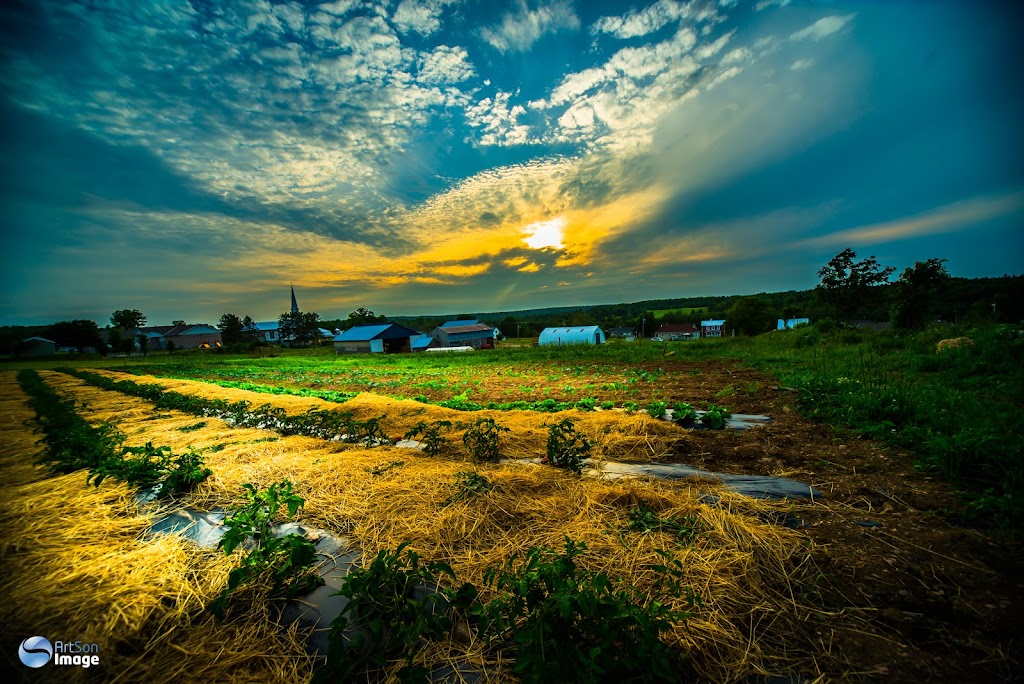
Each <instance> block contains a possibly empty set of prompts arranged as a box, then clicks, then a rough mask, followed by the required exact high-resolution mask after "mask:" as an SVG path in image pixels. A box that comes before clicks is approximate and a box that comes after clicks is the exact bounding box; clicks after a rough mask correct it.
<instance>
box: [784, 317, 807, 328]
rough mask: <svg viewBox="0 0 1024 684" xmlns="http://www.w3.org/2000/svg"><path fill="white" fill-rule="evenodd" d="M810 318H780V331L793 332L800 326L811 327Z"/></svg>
mask: <svg viewBox="0 0 1024 684" xmlns="http://www.w3.org/2000/svg"><path fill="white" fill-rule="evenodd" d="M810 324H811V319H809V318H780V319H779V327H778V328H777V329H778V330H792V329H793V328H795V327H796V326H798V325H810Z"/></svg>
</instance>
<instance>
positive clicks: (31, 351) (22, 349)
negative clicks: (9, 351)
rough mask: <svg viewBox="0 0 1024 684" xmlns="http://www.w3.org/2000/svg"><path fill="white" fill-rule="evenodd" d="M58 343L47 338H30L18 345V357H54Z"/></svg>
mask: <svg viewBox="0 0 1024 684" xmlns="http://www.w3.org/2000/svg"><path fill="white" fill-rule="evenodd" d="M56 353H57V343H56V342H54V341H53V340H48V339H46V338H45V337H30V338H28V339H26V340H22V341H21V344H19V345H18V356H53V355H54V354H56Z"/></svg>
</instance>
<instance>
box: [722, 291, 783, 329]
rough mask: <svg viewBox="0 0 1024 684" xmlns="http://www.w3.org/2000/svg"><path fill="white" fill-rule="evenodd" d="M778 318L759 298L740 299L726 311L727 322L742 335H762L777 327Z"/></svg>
mask: <svg viewBox="0 0 1024 684" xmlns="http://www.w3.org/2000/svg"><path fill="white" fill-rule="evenodd" d="M777 318H778V317H777V316H776V314H775V312H774V311H772V309H771V308H770V307H769V306H768V304H767V302H765V301H764V300H762V299H760V298H759V297H740V298H739V299H737V300H736V302H735V303H734V304H733V305H732V306H731V307H729V310H728V311H726V314H725V320H726V322H727V324H728V326H729V327H730V328H733V329H734V330H736V332H738V333H739V334H740V335H748V336H752V335H760V334H761V333H763V332H768V331H769V330H772V329H774V328H775V327H776V320H777Z"/></svg>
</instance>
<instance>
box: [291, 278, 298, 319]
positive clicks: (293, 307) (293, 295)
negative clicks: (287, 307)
mask: <svg viewBox="0 0 1024 684" xmlns="http://www.w3.org/2000/svg"><path fill="white" fill-rule="evenodd" d="M292 313H299V303H298V302H296V301H295V286H294V285H292Z"/></svg>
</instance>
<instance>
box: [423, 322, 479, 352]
mask: <svg viewBox="0 0 1024 684" xmlns="http://www.w3.org/2000/svg"><path fill="white" fill-rule="evenodd" d="M430 336H431V337H433V338H434V339H435V340H437V344H438V346H441V347H473V348H474V349H490V348H491V347H493V346H494V326H491V325H487V324H486V323H481V322H480V321H448V322H447V323H445V324H444V325H441V326H438V327H436V328H434V329H433V330H431V331H430Z"/></svg>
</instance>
